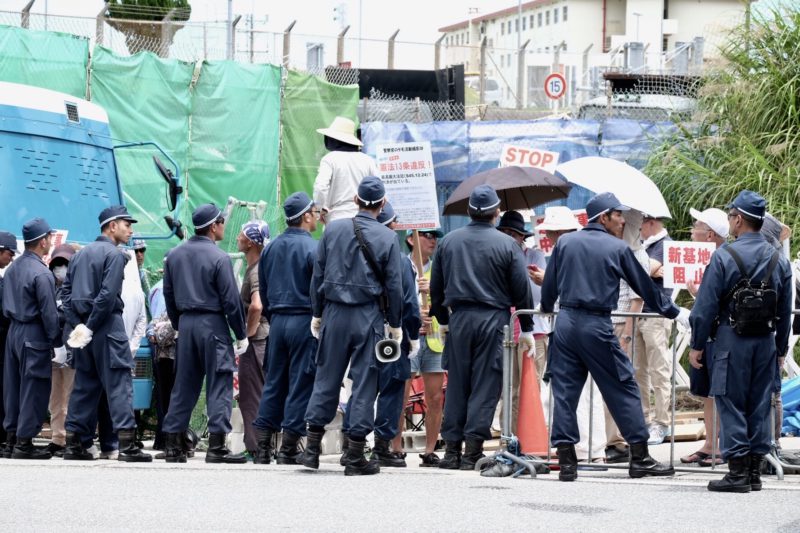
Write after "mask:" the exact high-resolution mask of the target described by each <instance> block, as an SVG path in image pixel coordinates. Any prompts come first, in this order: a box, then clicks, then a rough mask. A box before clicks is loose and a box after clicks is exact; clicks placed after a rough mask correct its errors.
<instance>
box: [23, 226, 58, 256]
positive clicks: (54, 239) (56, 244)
mask: <svg viewBox="0 0 800 533" xmlns="http://www.w3.org/2000/svg"><path fill="white" fill-rule="evenodd" d="M67 235H69V230H65V229H57V230H54V231H53V245H52V246H51V247H50V251H48V252H47V255H46V256H44V257H43V258H42V261H44V262H45V264H47V263H49V262H50V255H51V254H52V253H53V250H55V249H56V246H60V245H62V244H64V243H65V242H67ZM19 249H20V250H21V249H22V248H19Z"/></svg>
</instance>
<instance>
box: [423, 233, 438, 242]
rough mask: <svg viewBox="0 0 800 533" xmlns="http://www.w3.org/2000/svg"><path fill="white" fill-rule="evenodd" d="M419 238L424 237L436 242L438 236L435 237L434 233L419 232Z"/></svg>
mask: <svg viewBox="0 0 800 533" xmlns="http://www.w3.org/2000/svg"><path fill="white" fill-rule="evenodd" d="M419 236H420V237H425V238H426V239H431V240H436V239H438V238H439V236H438V235H436V234H435V233H422V232H420V234H419Z"/></svg>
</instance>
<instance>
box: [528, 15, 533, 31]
mask: <svg viewBox="0 0 800 533" xmlns="http://www.w3.org/2000/svg"><path fill="white" fill-rule="evenodd" d="M528 25H529V26H530V27H531V29H533V15H531V20H530V22H529V23H528Z"/></svg>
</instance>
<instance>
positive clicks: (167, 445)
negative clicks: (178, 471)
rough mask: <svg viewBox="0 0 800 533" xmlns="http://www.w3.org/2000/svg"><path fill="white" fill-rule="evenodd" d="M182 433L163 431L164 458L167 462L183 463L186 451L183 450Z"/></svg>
mask: <svg viewBox="0 0 800 533" xmlns="http://www.w3.org/2000/svg"><path fill="white" fill-rule="evenodd" d="M183 441H184V436H183V433H165V435H164V460H165V461H167V462H168V463H185V462H186V453H185V452H184V451H183V445H184V442H183Z"/></svg>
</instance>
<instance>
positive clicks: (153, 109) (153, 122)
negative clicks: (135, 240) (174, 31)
mask: <svg viewBox="0 0 800 533" xmlns="http://www.w3.org/2000/svg"><path fill="white" fill-rule="evenodd" d="M193 72H194V64H192V63H186V62H182V61H176V60H172V59H162V58H159V57H158V56H156V55H155V54H153V53H151V52H140V53H138V54H135V55H133V56H120V55H116V54H114V53H113V52H112V51H111V50H108V49H106V48H103V47H99V46H98V47H95V49H94V54H93V57H92V69H91V82H90V87H91V96H92V101H94V102H96V103H97V104H99V105H101V106H103V107H104V108H105V110H106V111H107V112H108V120H109V125H110V127H111V135H112V136H113V137H114V139H115V143H114V144H116V145H119V144H123V143H125V142H144V141H153V142H155V143H157V144H158V145H159V146H160V147H161V148H163V149H164V151H166V153H167V154H169V156H170V157H171V158H172V159H174V160H175V161H176V162H177V163H178V165H179V166H180V169H181V172H182V176H181V177H182V178H183V180H184V182H185V178H186V170H187V169H188V167H189V164H188V160H189V159H188V154H189V116H190V112H191V94H190V86H191V81H192V74H193ZM115 155H116V160H117V170H118V172H119V177H120V181H121V183H122V189H123V192H124V194H125V202H126V204H127V206H128V209H129V210H130V212H131V214H133V215H134V217H135V218H136V219H137V220H138V221H139V223H138V224H137V225H136V226H135V227H134V231H135V232H137V233H141V234H147V235H163V234H165V233H167V227H166V224H165V223H164V220H163V217H164V215H165V214H167V213H168V212H169V207H168V202H167V195H166V187H165V185H166V184H165V181H164V179H163V178H162V177H161V175H160V174H158V172H157V171H156V167H155V164H154V163H153V159H152V156H153V155H158V156H159V157H160V158H161V159H162V160H163V161H164V163H165V164H167V165H168V162H167V161H166V159H165V158H164V157H162V156H161V154H160V153H159V152H158V151H157V149H156V148H155V147H153V146H144V147H141V148H123V149H120V150H116V152H115ZM185 212H186V210H185V209H184V213H185ZM181 218H182V220H183V221H184V222H186V217H185V216H182V217H181ZM177 242H178V241H177V239H175V238H172V239H170V240H168V241H166V240H164V241H154V242H152V243H151V244H150V246H149V249H148V252H147V256H146V259H147V266H148V267H149V268H153V269H155V268H159V267H160V263H161V258H162V256H163V253H164V251H165V250H166V249H167V248H169V247H171V246H174V245H175V244H177Z"/></svg>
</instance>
